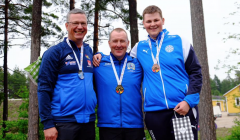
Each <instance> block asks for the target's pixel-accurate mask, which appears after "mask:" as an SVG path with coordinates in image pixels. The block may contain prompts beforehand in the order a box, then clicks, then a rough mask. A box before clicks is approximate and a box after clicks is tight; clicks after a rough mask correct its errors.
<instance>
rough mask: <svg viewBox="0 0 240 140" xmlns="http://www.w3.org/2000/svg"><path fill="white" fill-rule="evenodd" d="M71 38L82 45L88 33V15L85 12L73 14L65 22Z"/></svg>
mask: <svg viewBox="0 0 240 140" xmlns="http://www.w3.org/2000/svg"><path fill="white" fill-rule="evenodd" d="M65 26H66V29H67V31H68V38H69V40H72V41H74V42H75V43H76V44H77V46H78V47H81V45H82V42H83V38H84V36H85V35H86V34H87V17H86V15H85V14H71V15H70V16H69V19H68V22H67V23H66V24H65Z"/></svg>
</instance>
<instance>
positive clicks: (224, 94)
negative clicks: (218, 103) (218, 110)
mask: <svg viewBox="0 0 240 140" xmlns="http://www.w3.org/2000/svg"><path fill="white" fill-rule="evenodd" d="M238 86H240V84H239V85H237V86H235V87H234V88H232V89H230V90H229V91H228V92H226V93H225V94H223V96H226V95H227V94H228V93H229V92H231V91H232V90H234V89H235V88H237V87H238Z"/></svg>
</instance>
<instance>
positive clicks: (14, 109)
mask: <svg viewBox="0 0 240 140" xmlns="http://www.w3.org/2000/svg"><path fill="white" fill-rule="evenodd" d="M22 102H23V101H22V100H8V120H9V121H13V120H17V119H18V115H19V106H20V105H21V104H22ZM2 117H3V103H2V104H1V107H0V120H2Z"/></svg>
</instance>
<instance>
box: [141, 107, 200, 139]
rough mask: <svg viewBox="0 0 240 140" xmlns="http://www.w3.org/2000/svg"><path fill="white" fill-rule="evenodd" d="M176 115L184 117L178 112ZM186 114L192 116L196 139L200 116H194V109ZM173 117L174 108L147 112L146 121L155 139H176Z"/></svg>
mask: <svg viewBox="0 0 240 140" xmlns="http://www.w3.org/2000/svg"><path fill="white" fill-rule="evenodd" d="M176 115H177V117H178V118H181V117H183V116H180V115H179V114H177V113H176ZM186 116H189V118H190V121H191V125H192V131H193V135H194V140H197V139H198V130H197V129H198V127H197V126H198V118H195V117H194V115H193V111H192V109H190V110H189V111H188V113H187V114H186ZM173 117H175V116H174V111H173V109H169V110H161V111H152V112H146V114H145V123H146V126H147V129H148V132H149V134H150V135H151V137H152V139H153V140H175V138H174V132H173V124H172V118H173Z"/></svg>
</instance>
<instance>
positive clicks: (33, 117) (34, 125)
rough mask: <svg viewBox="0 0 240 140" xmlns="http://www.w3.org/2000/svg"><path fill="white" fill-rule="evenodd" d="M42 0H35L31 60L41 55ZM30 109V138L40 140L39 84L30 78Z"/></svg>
mask: <svg viewBox="0 0 240 140" xmlns="http://www.w3.org/2000/svg"><path fill="white" fill-rule="evenodd" d="M41 21H42V0H33V11H32V31H31V62H30V63H33V62H34V61H36V60H37V58H38V56H40V48H41V47H40V43H41ZM29 88H30V90H29V109H28V111H29V112H28V140H38V135H39V134H38V131H39V127H38V124H39V112H38V97H37V86H36V85H34V84H33V82H32V81H31V80H30V83H29Z"/></svg>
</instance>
